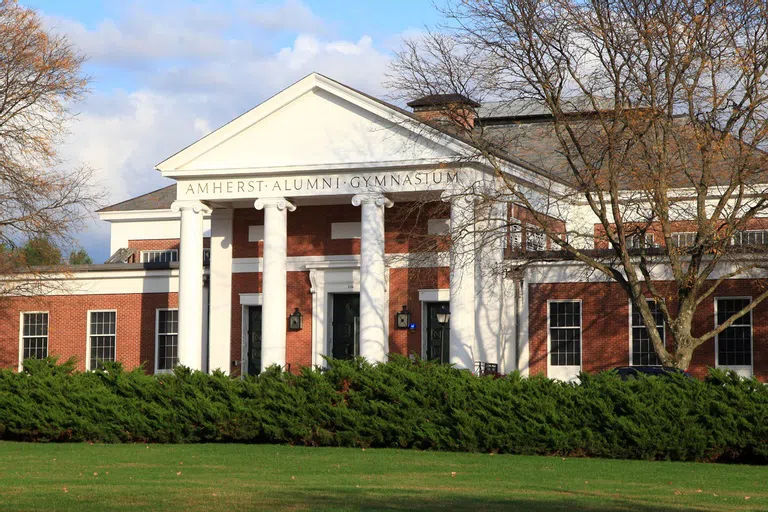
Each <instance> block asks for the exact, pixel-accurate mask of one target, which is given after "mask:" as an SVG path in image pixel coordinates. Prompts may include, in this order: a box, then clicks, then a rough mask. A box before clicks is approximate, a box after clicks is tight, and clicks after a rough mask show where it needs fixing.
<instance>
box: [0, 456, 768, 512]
mask: <svg viewBox="0 0 768 512" xmlns="http://www.w3.org/2000/svg"><path fill="white" fill-rule="evenodd" d="M438 508H446V509H450V510H526V511H538V510H548V511H549V510H555V511H558V510H560V511H566V510H567V511H573V510H593V511H609V510H633V511H650V510H768V468H765V467H751V466H736V465H733V466H725V465H713V464H687V463H667V462H637V461H616V460H599V459H571V458H569V459H563V458H561V457H524V456H510V455H488V454H467V453H439V452H418V451H407V450H383V449H378V450H377V449H368V450H360V449H349V448H301V447H291V446H264V445H231V444H226V445H212V444H209V445H149V446H147V445H143V444H142V445H88V444H22V443H8V442H3V443H0V510H46V511H49V510H157V509H163V510H221V511H232V510H361V509H363V510H432V509H438Z"/></svg>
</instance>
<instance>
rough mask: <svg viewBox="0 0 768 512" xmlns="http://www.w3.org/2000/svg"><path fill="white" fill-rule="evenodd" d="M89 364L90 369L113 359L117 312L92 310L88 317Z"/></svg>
mask: <svg viewBox="0 0 768 512" xmlns="http://www.w3.org/2000/svg"><path fill="white" fill-rule="evenodd" d="M90 323H91V326H90V341H91V353H90V361H89V363H90V365H89V368H90V369H91V370H95V369H96V368H100V367H101V362H102V361H114V360H115V345H116V336H115V333H116V330H117V313H116V312H114V311H92V312H91V318H90Z"/></svg>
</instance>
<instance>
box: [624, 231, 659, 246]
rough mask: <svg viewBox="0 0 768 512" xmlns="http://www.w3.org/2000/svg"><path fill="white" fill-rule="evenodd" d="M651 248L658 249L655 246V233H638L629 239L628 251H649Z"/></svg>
mask: <svg viewBox="0 0 768 512" xmlns="http://www.w3.org/2000/svg"><path fill="white" fill-rule="evenodd" d="M649 247H656V246H655V244H654V237H653V233H645V234H643V233H636V234H634V235H629V236H628V237H627V248H628V249H643V248H646V249H647V248H649Z"/></svg>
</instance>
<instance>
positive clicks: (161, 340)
mask: <svg viewBox="0 0 768 512" xmlns="http://www.w3.org/2000/svg"><path fill="white" fill-rule="evenodd" d="M178 318H179V312H178V311H177V310H175V309H174V310H160V311H158V317H157V369H158V370H172V369H173V367H174V366H176V364H177V363H178V328H179V321H178Z"/></svg>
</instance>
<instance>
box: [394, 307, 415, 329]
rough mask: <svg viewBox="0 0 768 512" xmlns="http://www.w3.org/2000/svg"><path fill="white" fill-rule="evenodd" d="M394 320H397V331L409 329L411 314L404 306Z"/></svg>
mask: <svg viewBox="0 0 768 512" xmlns="http://www.w3.org/2000/svg"><path fill="white" fill-rule="evenodd" d="M395 319H396V320H397V328H398V329H408V328H409V327H410V325H411V313H410V311H408V308H407V307H406V306H405V305H403V310H402V311H400V312H398V313H397V314H396V315H395Z"/></svg>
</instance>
